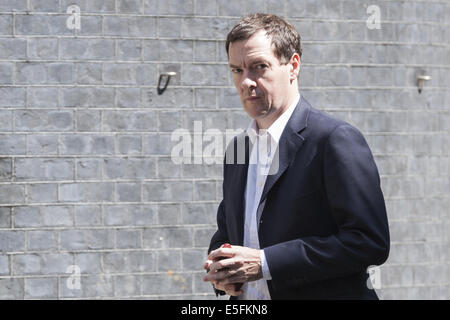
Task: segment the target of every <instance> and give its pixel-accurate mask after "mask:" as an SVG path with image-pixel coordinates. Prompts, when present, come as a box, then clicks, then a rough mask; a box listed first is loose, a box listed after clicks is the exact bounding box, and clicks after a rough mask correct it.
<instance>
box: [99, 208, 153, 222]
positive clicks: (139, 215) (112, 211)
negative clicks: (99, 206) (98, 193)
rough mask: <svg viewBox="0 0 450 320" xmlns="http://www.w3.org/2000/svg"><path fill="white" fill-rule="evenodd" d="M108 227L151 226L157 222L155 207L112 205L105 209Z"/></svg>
mask: <svg viewBox="0 0 450 320" xmlns="http://www.w3.org/2000/svg"><path fill="white" fill-rule="evenodd" d="M104 211H105V213H104V223H105V225H107V226H149V225H154V224H155V222H156V214H157V213H156V207H155V206H154V205H135V204H128V205H111V206H105V208H104Z"/></svg>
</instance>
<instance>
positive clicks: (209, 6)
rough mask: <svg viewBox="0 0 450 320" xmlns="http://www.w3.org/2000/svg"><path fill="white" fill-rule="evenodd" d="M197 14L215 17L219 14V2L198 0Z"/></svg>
mask: <svg viewBox="0 0 450 320" xmlns="http://www.w3.org/2000/svg"><path fill="white" fill-rule="evenodd" d="M195 3H196V7H195V13H196V15H200V16H215V15H216V13H217V2H216V1H209V0H196V2H195Z"/></svg>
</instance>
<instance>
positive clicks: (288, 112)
mask: <svg viewBox="0 0 450 320" xmlns="http://www.w3.org/2000/svg"><path fill="white" fill-rule="evenodd" d="M226 49H227V53H228V58H229V66H230V68H231V71H232V73H233V79H234V85H235V86H236V89H237V91H238V93H239V95H240V98H241V102H242V105H243V107H244V109H245V111H246V112H247V113H248V114H249V115H250V117H251V118H252V119H253V120H252V122H251V123H250V126H249V128H248V129H247V131H246V132H244V133H243V134H241V135H239V136H237V137H235V139H234V141H233V142H232V143H230V145H229V146H228V148H227V152H226V156H225V163H224V181H223V200H222V202H221V203H220V205H219V208H218V212H217V224H218V230H217V232H216V233H215V234H214V235H213V237H212V239H211V244H210V248H209V251H208V252H209V255H208V260H207V261H206V262H205V264H204V268H205V269H207V270H208V273H207V275H205V276H204V278H203V280H204V281H211V282H212V283H213V285H214V287H215V290H216V293H217V294H225V293H226V294H229V295H231V296H233V298H238V299H377V295H376V293H375V291H374V290H373V289H370V288H369V287H368V285H367V283H368V281H367V280H368V274H367V268H368V267H369V266H372V265H380V264H382V263H383V262H384V261H386V259H387V257H388V253H389V229H388V222H387V216H386V209H385V204H384V199H383V194H382V191H381V189H380V178H379V174H378V171H377V168H376V165H375V162H374V159H373V157H372V154H371V152H370V149H369V147H368V145H367V143H366V141H365V139H364V138H363V136H362V135H361V133H360V132H359V131H358V130H357V129H355V128H354V127H352V126H351V125H349V124H347V123H345V122H343V121H341V120H337V119H334V118H332V117H331V116H329V115H327V114H325V113H323V112H321V111H319V110H317V109H314V108H312V107H311V106H310V104H309V103H308V102H307V101H306V100H305V99H304V97H301V96H300V94H299V89H298V75H299V70H300V58H301V54H302V50H301V45H300V36H299V34H298V33H297V31H296V30H295V28H294V27H293V26H292V25H290V24H289V23H287V22H286V21H284V20H283V19H281V18H279V17H277V16H274V15H266V14H255V15H250V16H247V17H245V18H243V19H242V20H241V21H240V22H239V23H238V24H237V25H236V26H235V27H234V28H233V29H232V30H231V31H230V33H229V34H228V37H227V41H226ZM264 139H268V141H270V143H268V144H265V143H264ZM266 141H267V140H266ZM241 145H243V146H244V147H245V148H244V150H245V161H241V162H240V161H239V159H238V158H239V157H240V155H239V150H240V146H241ZM261 145H267V147H266V148H261V147H260V146H261ZM261 150H263V151H261ZM255 159H256V162H255V161H254V160H255ZM261 159H262V160H264V161H260V160H261ZM261 162H262V163H261ZM267 167H269V168H270V171H267ZM225 243H229V244H231V247H230V248H227V247H223V245H224V244H225Z"/></svg>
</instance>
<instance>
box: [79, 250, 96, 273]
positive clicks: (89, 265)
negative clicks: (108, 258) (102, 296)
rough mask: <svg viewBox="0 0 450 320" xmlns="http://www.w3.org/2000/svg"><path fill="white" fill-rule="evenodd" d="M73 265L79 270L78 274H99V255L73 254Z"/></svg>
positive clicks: (92, 253)
mask: <svg viewBox="0 0 450 320" xmlns="http://www.w3.org/2000/svg"><path fill="white" fill-rule="evenodd" d="M75 265H77V266H78V267H79V268H80V273H81V274H83V275H85V274H97V273H101V272H102V268H101V253H97V252H95V253H94V252H89V253H84V252H82V253H77V254H75Z"/></svg>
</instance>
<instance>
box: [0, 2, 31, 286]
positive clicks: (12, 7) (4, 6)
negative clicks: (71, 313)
mask: <svg viewBox="0 0 450 320" xmlns="http://www.w3.org/2000/svg"><path fill="white" fill-rule="evenodd" d="M26 10H27V0H15V1H10V0H0V11H3V12H17V11H26ZM22 282H23V281H22Z"/></svg>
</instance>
